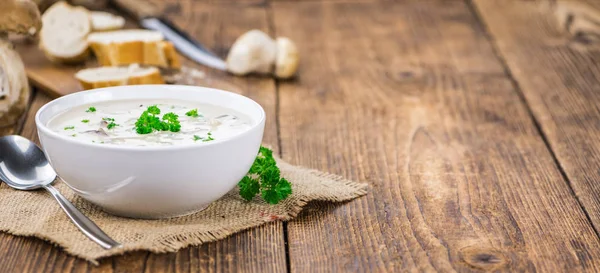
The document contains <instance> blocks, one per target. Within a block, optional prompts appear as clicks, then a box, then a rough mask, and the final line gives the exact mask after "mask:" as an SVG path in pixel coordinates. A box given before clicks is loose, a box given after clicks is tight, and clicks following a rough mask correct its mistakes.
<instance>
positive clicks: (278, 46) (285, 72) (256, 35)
mask: <svg viewBox="0 0 600 273" xmlns="http://www.w3.org/2000/svg"><path fill="white" fill-rule="evenodd" d="M298 62H299V54H298V49H297V48H296V45H295V44H294V42H292V41H291V40H290V39H288V38H285V37H279V38H277V41H274V40H273V39H271V37H269V35H267V34H266V33H264V32H262V31H260V30H256V29H253V30H250V31H248V32H246V33H244V34H243V35H242V36H240V37H239V38H238V39H237V40H236V41H235V42H234V43H233V46H231V50H230V51H229V55H227V70H229V72H231V73H233V74H235V75H246V74H250V73H258V74H274V75H275V77H277V78H281V79H287V78H290V77H292V76H294V74H296V70H297V69H298Z"/></svg>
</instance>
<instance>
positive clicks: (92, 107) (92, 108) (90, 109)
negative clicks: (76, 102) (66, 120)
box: [85, 106, 96, 113]
mask: <svg viewBox="0 0 600 273" xmlns="http://www.w3.org/2000/svg"><path fill="white" fill-rule="evenodd" d="M85 111H86V112H88V113H94V112H96V107H94V106H90V108H88V109H87V110H85Z"/></svg>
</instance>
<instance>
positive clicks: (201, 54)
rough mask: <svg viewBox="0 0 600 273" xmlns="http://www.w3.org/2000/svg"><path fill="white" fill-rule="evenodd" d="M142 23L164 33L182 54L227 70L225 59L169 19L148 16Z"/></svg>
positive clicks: (207, 64) (210, 65) (141, 20)
mask: <svg viewBox="0 0 600 273" xmlns="http://www.w3.org/2000/svg"><path fill="white" fill-rule="evenodd" d="M140 24H141V25H142V27H144V28H147V29H151V30H156V31H159V32H160V33H162V34H163V35H164V36H165V38H166V39H167V40H169V41H171V42H172V43H173V45H175V48H177V50H178V51H179V52H180V53H181V54H183V55H185V56H187V57H188V58H190V59H192V60H193V61H195V62H198V63H200V64H203V65H206V66H209V67H212V68H215V69H219V70H223V71H225V70H227V64H226V63H225V61H223V60H222V59H221V58H219V57H218V56H216V55H215V54H213V53H211V52H210V51H209V50H208V49H206V48H205V47H203V46H202V45H201V44H200V43H198V42H196V41H195V40H194V39H192V38H191V37H190V36H189V35H187V34H186V33H185V32H183V31H181V30H179V29H178V28H177V27H176V26H175V25H173V24H171V23H170V22H168V21H167V20H165V19H161V18H157V17H146V18H142V19H140Z"/></svg>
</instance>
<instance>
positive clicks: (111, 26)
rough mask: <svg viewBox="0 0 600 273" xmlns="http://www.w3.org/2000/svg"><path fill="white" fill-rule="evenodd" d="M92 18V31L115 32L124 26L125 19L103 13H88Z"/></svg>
mask: <svg viewBox="0 0 600 273" xmlns="http://www.w3.org/2000/svg"><path fill="white" fill-rule="evenodd" d="M90 15H91V18H92V29H93V30H94V31H108V30H117V29H121V28H123V26H125V19H124V18H123V17H121V16H118V15H114V14H112V13H108V12H104V11H92V12H90Z"/></svg>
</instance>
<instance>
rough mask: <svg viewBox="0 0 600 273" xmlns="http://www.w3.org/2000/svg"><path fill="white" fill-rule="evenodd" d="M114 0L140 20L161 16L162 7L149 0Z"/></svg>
mask: <svg viewBox="0 0 600 273" xmlns="http://www.w3.org/2000/svg"><path fill="white" fill-rule="evenodd" d="M112 2H113V3H114V4H115V5H116V6H117V7H118V8H120V9H122V10H124V11H125V12H127V13H129V14H131V15H133V16H135V17H136V19H138V20H141V19H144V18H147V17H159V16H160V9H159V8H158V7H156V6H155V5H154V4H153V3H150V1H147V0H112Z"/></svg>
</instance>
